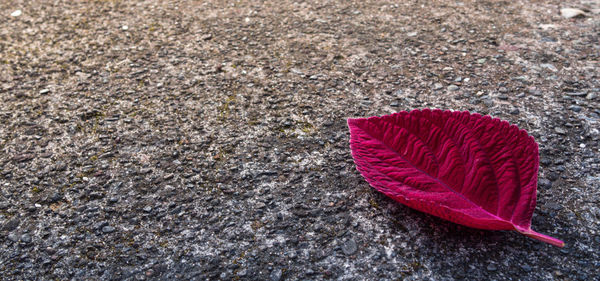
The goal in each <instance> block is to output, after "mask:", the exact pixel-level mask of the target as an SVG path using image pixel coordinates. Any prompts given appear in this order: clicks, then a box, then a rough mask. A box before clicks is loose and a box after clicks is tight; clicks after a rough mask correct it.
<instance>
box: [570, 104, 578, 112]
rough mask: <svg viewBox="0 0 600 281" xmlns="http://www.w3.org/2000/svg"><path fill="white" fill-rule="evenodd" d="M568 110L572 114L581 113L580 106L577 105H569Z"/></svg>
mask: <svg viewBox="0 0 600 281" xmlns="http://www.w3.org/2000/svg"><path fill="white" fill-rule="evenodd" d="M569 109H570V110H572V111H574V112H580V111H581V106H579V105H571V106H569Z"/></svg>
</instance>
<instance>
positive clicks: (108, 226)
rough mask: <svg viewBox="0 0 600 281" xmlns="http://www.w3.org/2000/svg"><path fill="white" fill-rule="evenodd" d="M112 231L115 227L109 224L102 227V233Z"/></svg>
mask: <svg viewBox="0 0 600 281" xmlns="http://www.w3.org/2000/svg"><path fill="white" fill-rule="evenodd" d="M114 231H115V228H114V227H112V226H110V225H107V226H104V227H102V232H104V233H112V232H114Z"/></svg>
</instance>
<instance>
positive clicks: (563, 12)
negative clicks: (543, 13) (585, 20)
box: [560, 8, 585, 19]
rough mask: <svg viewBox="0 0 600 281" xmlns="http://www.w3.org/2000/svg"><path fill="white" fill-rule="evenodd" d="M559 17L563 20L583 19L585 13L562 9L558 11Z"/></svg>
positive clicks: (578, 10)
mask: <svg viewBox="0 0 600 281" xmlns="http://www.w3.org/2000/svg"><path fill="white" fill-rule="evenodd" d="M560 15H561V16H562V17H563V18H565V19H570V18H574V17H583V16H585V12H584V11H582V10H580V9H573V8H564V9H560Z"/></svg>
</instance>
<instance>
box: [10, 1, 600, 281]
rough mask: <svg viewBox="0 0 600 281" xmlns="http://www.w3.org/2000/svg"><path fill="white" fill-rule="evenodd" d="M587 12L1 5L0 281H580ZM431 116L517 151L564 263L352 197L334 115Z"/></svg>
mask: <svg viewBox="0 0 600 281" xmlns="http://www.w3.org/2000/svg"><path fill="white" fill-rule="evenodd" d="M561 8H577V9H581V10H582V11H584V12H585V14H583V15H580V16H577V17H575V18H572V19H565V18H563V17H562V16H561V14H560V12H559V11H560V9H561ZM599 8H600V3H598V1H593V0H592V1H589V0H587V1H576V0H569V1H558V0H531V1H525V0H516V1H507V0H504V1H498V0H463V1H454V0H448V1H439V0H438V1H434V0H418V1H417V0H406V1H371V0H369V1H288V0H278V1H264V3H263V1H118V0H112V1H111V0H106V1H70V0H68V1H67V0H63V1H40V0H31V1H18V0H8V1H6V0H3V1H0V17H2V20H1V21H0V190H1V193H0V272H2V278H3V279H8V280H10V279H25V280H36V279H37V280H50V279H60V280H64V279H77V280H84V279H88V280H89V279H102V280H110V279H135V280H144V279H152V280H154V279H161V280H162V279H196V280H204V279H223V280H296V279H303V280H315V279H337V280H362V279H368V280H396V279H405V280H453V279H472V280H505V279H508V280H548V279H557V280H593V278H597V277H598V276H599V274H600V271H599V268H600V262H599V261H600V254H599V250H600V235H599V229H600V208H599V203H600V186H599V181H600V175H599V172H600V158H599V157H598V156H599V149H600V147H599V138H600V132H599V128H600V125H599V123H600V107H599V102H600V98H599V95H600V90H599V89H600V82H599V81H600V77H599V76H600V71H599V56H600V43H599V42H600V15H599V14H598V11H599V10H598V9H599ZM17 11H19V12H17ZM425 107H435V108H444V109H456V110H470V111H475V112H479V113H482V114H491V115H493V116H495V117H499V118H502V119H506V120H509V121H510V122H511V123H514V124H517V125H519V126H520V127H521V128H524V129H527V130H528V131H529V132H530V133H531V134H532V135H533V136H535V138H536V140H537V141H538V142H539V143H540V154H541V164H540V165H541V167H540V174H539V178H540V181H539V190H538V206H537V208H536V211H535V214H534V217H533V228H534V229H535V230H537V231H539V232H541V233H545V234H548V235H552V236H555V237H557V238H560V239H563V240H564V241H565V242H566V246H565V248H563V249H560V248H557V247H553V246H550V245H546V244H543V243H540V242H538V241H535V240H532V239H529V238H527V237H524V236H522V235H519V234H517V233H516V232H510V231H509V232H506V231H481V230H477V229H470V228H466V227H462V226H459V225H456V224H452V223H449V222H446V221H443V220H441V219H438V218H435V217H432V216H429V215H426V214H423V213H420V212H417V211H413V210H411V209H409V208H407V207H404V206H402V205H399V204H396V203H394V202H393V201H391V200H390V199H388V198H386V197H385V196H383V195H381V194H379V193H377V192H375V191H374V190H373V189H372V188H370V187H369V185H368V184H367V183H366V181H365V180H363V179H362V178H361V176H360V175H359V173H358V172H357V171H356V169H355V166H354V164H353V161H352V158H351V155H350V152H349V146H348V139H349V133H348V129H347V126H346V118H348V117H365V116H371V115H383V114H388V113H391V112H396V111H400V110H410V109H413V108H425Z"/></svg>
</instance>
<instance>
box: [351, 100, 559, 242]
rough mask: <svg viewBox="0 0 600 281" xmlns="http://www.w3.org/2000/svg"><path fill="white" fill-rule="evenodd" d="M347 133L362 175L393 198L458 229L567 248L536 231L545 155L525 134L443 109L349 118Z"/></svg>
mask: <svg viewBox="0 0 600 281" xmlns="http://www.w3.org/2000/svg"><path fill="white" fill-rule="evenodd" d="M348 126H349V127H350V135H351V140H350V148H351V149H352V157H353V158H354V162H355V163H356V167H357V169H358V171H360V173H361V174H362V176H363V177H364V178H365V179H366V180H367V181H368V182H369V184H371V186H373V187H374V188H375V189H377V190H378V191H380V192H382V193H384V194H385V195H387V196H389V197H391V198H392V199H394V200H396V201H398V202H400V203H402V204H404V205H407V206H409V207H411V208H413V209H417V210H419V211H422V212H425V213H429V214H432V215H435V216H438V217H440V218H443V219H446V220H449V221H452V222H455V223H458V224H462V225H466V226H469V227H474V228H480V229H492V230H516V231H518V232H520V233H522V234H525V235H527V236H529V237H532V238H535V239H538V240H541V241H544V242H546V243H550V244H552V245H556V246H559V247H563V246H564V242H562V241H560V240H558V239H555V238H552V237H549V236H546V235H543V234H540V233H537V232H535V231H533V230H532V229H531V227H530V226H531V215H532V214H533V210H534V208H535V199H536V192H537V173H538V165H539V156H538V146H537V143H536V142H535V140H534V139H533V137H531V136H529V135H528V134H527V132H526V131H525V130H520V129H519V128H517V126H515V125H510V124H508V122H506V121H501V120H500V119H496V118H491V117H489V116H481V115H479V114H477V113H473V114H471V113H469V112H468V111H464V112H459V111H454V112H452V111H441V110H438V109H435V110H429V109H424V110H413V111H411V112H406V111H403V112H399V113H394V114H392V115H386V116H381V117H370V118H368V119H367V118H358V119H348Z"/></svg>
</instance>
